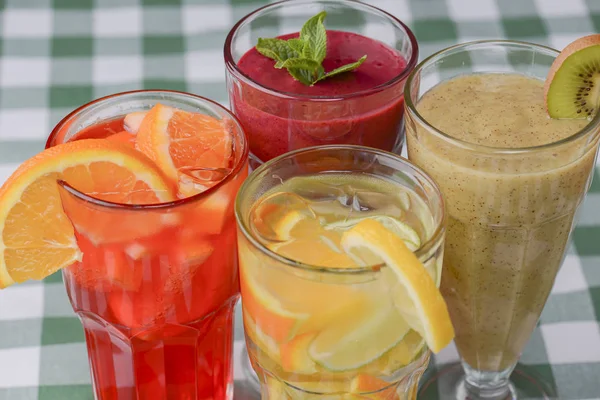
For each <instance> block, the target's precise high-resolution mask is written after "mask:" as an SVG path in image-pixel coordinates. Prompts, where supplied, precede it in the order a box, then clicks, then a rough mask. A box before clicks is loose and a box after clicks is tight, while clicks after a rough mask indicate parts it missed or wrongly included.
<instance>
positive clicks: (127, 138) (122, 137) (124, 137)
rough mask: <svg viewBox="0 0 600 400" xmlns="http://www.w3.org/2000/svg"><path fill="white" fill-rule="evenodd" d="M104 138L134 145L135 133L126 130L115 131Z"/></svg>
mask: <svg viewBox="0 0 600 400" xmlns="http://www.w3.org/2000/svg"><path fill="white" fill-rule="evenodd" d="M106 139H108V140H110V141H111V142H119V143H123V144H126V145H128V146H131V147H135V135H134V134H131V133H129V132H127V131H121V132H119V133H115V134H114V135H110V136H108V137H107V138H106Z"/></svg>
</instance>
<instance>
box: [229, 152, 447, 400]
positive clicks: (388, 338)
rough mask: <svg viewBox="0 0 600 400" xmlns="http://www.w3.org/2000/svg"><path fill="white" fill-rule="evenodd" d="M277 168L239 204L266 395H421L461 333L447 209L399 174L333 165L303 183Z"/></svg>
mask: <svg viewBox="0 0 600 400" xmlns="http://www.w3.org/2000/svg"><path fill="white" fill-rule="evenodd" d="M348 148H350V149H353V151H358V150H356V149H360V148H357V147H353V146H349V147H348ZM325 149H327V148H325ZM309 151H311V150H309ZM314 151H318V150H314ZM323 151H326V150H323ZM372 151H374V150H372ZM386 156H387V157H393V156H391V155H386ZM285 157H286V156H284V157H283V158H285ZM291 157H293V156H291ZM277 160H279V159H276V160H275V163H277ZM270 164H271V163H267V167H265V168H260V169H259V170H257V171H256V172H255V174H256V176H257V177H256V182H253V179H252V177H251V178H250V179H249V180H248V183H246V184H245V185H244V188H243V189H242V190H241V191H240V194H239V196H238V206H237V210H238V219H240V218H241V221H240V223H239V226H240V232H241V233H240V235H239V255H240V282H241V291H242V305H243V317H244V326H245V329H246V342H247V347H248V352H249V355H250V360H251V363H252V366H253V368H254V369H255V371H256V372H257V374H258V376H259V379H260V380H261V383H262V385H261V388H262V396H263V398H264V399H311V398H327V399H351V398H357V399H358V398H361V399H364V398H367V399H369V398H372V399H404V398H413V397H414V393H416V385H417V382H418V379H419V377H420V375H421V374H422V373H423V371H424V369H425V367H426V366H427V363H428V360H429V351H428V347H429V348H431V349H432V350H434V351H439V350H440V349H441V348H442V347H444V346H445V345H446V344H447V343H448V342H449V341H450V340H451V339H452V336H453V330H452V327H451V325H450V322H449V317H448V314H447V310H446V306H445V303H444V302H443V300H442V298H441V295H440V293H439V290H438V289H437V285H438V284H439V281H440V274H441V265H442V264H441V262H442V259H441V257H442V246H441V242H442V237H441V236H440V231H439V230H440V216H439V212H438V211H436V210H432V209H431V207H430V206H431V205H430V204H428V203H427V201H426V200H425V199H423V193H418V192H417V191H416V190H415V189H414V188H410V187H408V186H407V185H403V184H401V183H400V182H398V181H397V178H394V177H391V178H390V177H382V176H377V175H376V174H370V173H360V172H352V171H346V172H342V171H335V170H333V171H332V170H330V169H329V168H327V166H325V165H324V171H321V172H319V173H310V169H312V167H311V168H308V169H307V170H304V171H297V175H296V176H294V175H293V174H290V171H289V170H290V167H289V165H286V167H287V168H286V171H285V172H286V173H287V174H290V175H289V176H287V177H285V176H284V175H283V174H280V173H278V171H276V170H275V171H270V174H267V173H266V172H264V171H266V170H267V169H269V166H270ZM315 164H318V161H317V162H315ZM325 164H326V163H325ZM297 165H298V164H297ZM333 165H335V164H333ZM300 169H302V168H301V167H300ZM340 169H342V168H340ZM262 173H265V175H264V176H262V179H260V180H259V177H260V176H261V174H262ZM270 180H271V181H272V182H273V184H272V187H270V188H268V189H265V186H269V184H266V183H265V182H269V181H270ZM254 190H256V192H254ZM249 193H251V194H249ZM246 196H249V199H248V200H245V197H246ZM241 209H244V212H240V211H241ZM242 215H243V216H242ZM417 254H418V256H417Z"/></svg>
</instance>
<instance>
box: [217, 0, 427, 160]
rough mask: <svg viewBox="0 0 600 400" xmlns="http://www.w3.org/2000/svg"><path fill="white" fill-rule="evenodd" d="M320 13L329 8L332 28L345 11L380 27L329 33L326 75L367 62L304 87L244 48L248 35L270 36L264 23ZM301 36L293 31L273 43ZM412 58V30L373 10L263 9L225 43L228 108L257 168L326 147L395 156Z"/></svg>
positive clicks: (340, 5) (335, 5)
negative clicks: (285, 156) (353, 146)
mask: <svg viewBox="0 0 600 400" xmlns="http://www.w3.org/2000/svg"><path fill="white" fill-rule="evenodd" d="M319 6H321V7H323V8H324V9H325V10H327V9H328V8H332V11H331V13H330V14H331V18H332V19H334V18H336V17H337V21H339V20H343V18H344V15H343V12H346V11H347V12H348V13H349V16H350V17H352V16H355V14H356V13H357V12H359V13H363V15H364V16H368V17H371V18H373V21H371V23H372V24H373V26H376V27H377V28H382V29H379V30H375V31H374V32H375V33H374V34H373V35H363V34H359V33H358V32H354V31H351V29H353V30H360V28H361V27H360V26H358V27H356V26H355V27H352V26H351V25H352V24H350V26H349V27H348V30H345V29H344V30H336V29H331V30H330V29H328V30H327V52H326V58H325V60H324V61H323V63H322V66H323V67H324V69H325V71H332V70H334V69H335V68H338V67H340V66H342V65H346V64H349V63H353V62H355V61H357V60H358V59H360V58H361V57H362V56H364V55H366V56H367V58H366V61H365V62H364V63H363V64H362V65H361V66H360V67H359V68H357V69H356V70H354V71H352V72H348V73H344V74H341V75H338V76H336V77H333V78H329V79H325V80H323V81H319V82H318V83H316V84H315V85H313V86H307V85H305V84H303V83H301V82H299V81H297V80H295V79H294V78H293V77H292V76H291V75H290V74H289V73H288V71H287V70H286V69H285V68H282V69H276V68H275V67H274V64H275V61H274V60H272V59H270V58H267V57H265V56H264V55H262V54H261V53H259V52H258V51H257V50H256V48H255V47H253V46H252V47H249V48H248V47H247V41H248V36H250V37H251V38H256V37H263V36H268V33H265V34H264V35H263V34H262V32H261V27H263V26H268V23H269V21H270V20H269V18H276V17H275V15H281V14H284V11H285V15H294V16H296V15H307V16H310V15H311V13H313V12H315V11H318V8H317V7H319ZM313 9H315V11H311V10H313ZM340 10H341V11H340ZM350 13H352V15H350ZM340 14H341V15H340ZM298 18H302V17H298ZM328 18H329V17H328ZM325 24H326V25H327V24H328V22H327V21H326V23H325ZM332 24H333V23H332ZM267 32H270V31H267ZM378 32H387V33H381V34H377V33H378ZM298 36H299V34H298V32H296V33H290V34H285V35H283V36H279V37H278V38H279V39H284V40H287V39H290V38H296V37H298ZM254 40H256V39H254ZM251 43H252V45H255V44H256V42H251ZM417 58H418V49H417V43H416V40H415V39H414V36H413V34H412V33H411V32H410V30H409V29H408V28H407V27H406V26H404V25H403V24H402V23H401V22H400V21H399V20H397V19H396V18H394V17H393V16H391V15H389V14H387V13H385V12H383V11H381V10H378V9H376V8H374V7H371V6H368V5H365V4H360V3H358V4H354V3H352V2H345V1H332V0H324V1H323V0H322V1H317V2H307V1H302V0H301V1H289V2H283V3H278V4H275V5H272V6H267V7H265V8H263V9H261V10H258V11H256V12H254V13H252V14H250V15H248V16H246V17H245V18H244V19H242V20H241V21H240V22H239V23H238V24H237V25H236V26H235V27H234V28H233V29H232V31H231V32H230V33H229V36H228V38H227V41H226V44H225V61H226V66H227V71H228V82H227V83H228V87H229V101H230V104H231V109H232V111H233V112H234V114H235V115H236V116H237V117H238V118H239V120H240V122H241V124H242V126H243V128H244V130H245V131H246V132H247V134H248V138H249V142H250V151H251V152H252V154H253V156H254V157H255V158H257V159H258V160H259V161H262V162H264V161H267V160H269V159H271V158H273V157H276V156H278V155H281V154H283V153H286V152H288V151H290V150H294V149H298V148H303V147H309V146H317V145H326V144H357V145H363V146H370V147H375V148H379V149H382V150H387V151H396V152H399V151H400V150H401V147H402V144H403V140H404V139H403V133H402V132H401V130H402V122H403V114H404V100H403V99H404V97H403V90H404V82H405V79H406V77H407V76H408V74H409V73H410V71H411V70H412V69H413V68H414V66H415V64H416V61H417Z"/></svg>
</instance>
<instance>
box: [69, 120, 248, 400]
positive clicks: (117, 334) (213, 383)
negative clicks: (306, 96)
mask: <svg viewBox="0 0 600 400" xmlns="http://www.w3.org/2000/svg"><path fill="white" fill-rule="evenodd" d="M126 135H131V134H129V133H127V132H124V127H123V118H117V119H114V120H110V121H107V122H103V123H99V124H96V125H93V126H91V127H88V128H86V129H84V130H83V131H81V132H79V134H77V135H75V136H74V138H73V139H72V140H78V139H86V138H106V139H110V140H120V139H119V137H121V138H122V137H125V138H127V136H126ZM131 136H132V137H133V139H135V136H134V135H131ZM124 142H129V143H130V144H131V145H133V143H134V142H135V140H132V141H128V140H125V141H124ZM244 178H245V173H240V174H239V175H238V176H236V177H234V179H232V180H229V181H228V182H227V183H224V184H223V185H221V186H220V187H219V188H218V190H217V191H214V192H212V193H211V194H210V195H208V196H206V197H205V198H203V199H201V200H197V201H190V202H187V203H186V204H184V205H181V206H179V207H177V208H174V209H172V210H168V211H152V210H144V211H140V210H137V211H135V210H115V211H114V212H113V211H111V210H110V209H108V210H98V209H97V207H94V206H93V205H89V204H85V202H81V201H79V200H77V199H74V198H73V197H70V196H69V195H68V194H65V193H62V194H61V197H62V199H63V207H64V209H65V213H66V214H67V216H68V217H69V218H70V219H71V220H72V222H73V225H74V227H75V235H76V237H77V243H78V246H79V248H80V250H81V252H82V253H83V260H82V261H81V262H78V263H75V264H74V265H72V266H70V267H68V268H66V269H64V270H63V271H64V280H65V283H66V286H67V291H68V294H69V297H70V299H71V302H72V304H73V307H74V310H75V312H77V314H78V315H79V317H80V319H81V321H82V324H83V326H84V330H85V336H86V343H87V347H88V356H89V361H90V368H91V374H92V379H93V385H94V390H95V393H96V398H98V399H100V400H123V399H127V400H130V399H154V398H161V399H169V400H171V399H173V400H175V399H214V400H222V399H231V396H232V387H233V381H232V365H231V359H232V355H231V352H232V340H233V337H232V335H233V333H232V329H233V321H232V318H233V307H234V305H235V302H236V301H237V299H238V296H239V294H238V293H239V282H238V276H237V260H236V252H235V246H236V241H235V220H234V218H233V200H234V197H235V194H236V192H237V188H238V187H239V186H240V184H241V182H242V181H243V179H244ZM107 179H110V177H109V176H107ZM214 183H217V182H214ZM83 208H85V209H87V211H88V212H90V213H91V212H94V213H95V214H89V213H88V214H86V215H88V216H89V215H95V216H96V218H94V220H93V221H90V220H89V218H88V219H84V220H78V219H77V218H76V216H77V211H78V210H79V211H81V209H83ZM107 221H108V222H107ZM92 224H93V229H94V230H95V231H101V232H104V233H105V234H106V233H107V232H108V233H110V232H112V234H108V235H105V237H104V240H102V241H96V240H94V237H92V236H90V235H88V234H87V233H86V232H87V231H88V230H89V229H86V225H87V226H88V228H89V227H90V226H91V225H92ZM107 237H108V238H110V239H114V240H108V239H107ZM232 249H233V250H232Z"/></svg>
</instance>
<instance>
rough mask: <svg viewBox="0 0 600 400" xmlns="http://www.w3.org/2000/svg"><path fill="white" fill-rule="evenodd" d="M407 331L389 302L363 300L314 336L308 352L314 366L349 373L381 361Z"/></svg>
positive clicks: (401, 319) (405, 325) (387, 299)
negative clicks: (352, 311)
mask: <svg viewBox="0 0 600 400" xmlns="http://www.w3.org/2000/svg"><path fill="white" fill-rule="evenodd" d="M409 329H410V328H409V326H408V324H407V323H406V322H405V321H404V319H403V318H402V317H401V316H400V314H399V313H398V312H397V311H396V309H395V308H394V306H393V305H392V304H391V302H390V301H389V298H382V299H378V300H377V301H368V300H365V301H363V302H362V303H361V304H360V306H359V307H357V308H356V309H355V310H354V313H352V314H347V315H345V316H344V317H343V318H339V319H338V320H337V321H336V320H332V321H331V322H330V324H329V325H328V327H327V328H326V329H325V330H323V331H321V332H320V333H319V334H318V335H317V336H316V338H315V340H314V341H313V342H312V343H311V344H310V346H309V348H308V352H309V354H310V357H311V358H312V359H313V360H315V361H316V362H317V364H319V365H321V366H323V367H325V368H326V369H328V370H330V371H347V370H352V369H356V368H360V367H362V366H363V365H366V364H368V363H370V362H372V361H373V360H376V359H377V358H379V357H381V356H382V355H383V354H385V353H386V352H387V351H388V350H390V349H391V348H393V347H394V346H396V345H397V344H398V343H399V342H400V341H401V340H402V338H403V337H404V335H406V333H407V332H408V331H409Z"/></svg>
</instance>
